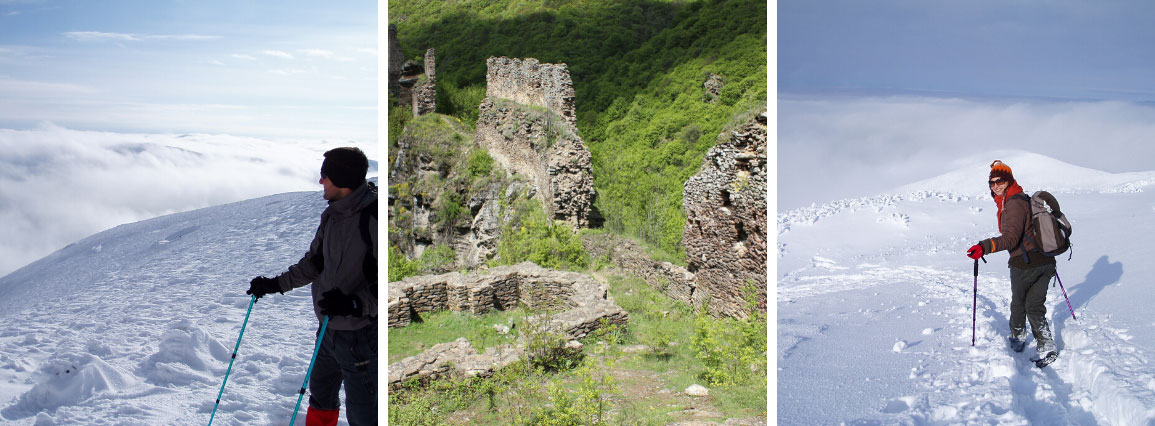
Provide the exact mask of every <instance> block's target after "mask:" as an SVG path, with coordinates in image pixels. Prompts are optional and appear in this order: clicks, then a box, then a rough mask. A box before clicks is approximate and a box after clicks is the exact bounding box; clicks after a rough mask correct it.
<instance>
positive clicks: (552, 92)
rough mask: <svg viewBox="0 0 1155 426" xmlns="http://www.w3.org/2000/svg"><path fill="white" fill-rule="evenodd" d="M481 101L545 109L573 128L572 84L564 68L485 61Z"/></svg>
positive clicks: (515, 61) (526, 61)
mask: <svg viewBox="0 0 1155 426" xmlns="http://www.w3.org/2000/svg"><path fill="white" fill-rule="evenodd" d="M485 64H486V66H487V68H488V71H487V72H486V74H485V84H486V86H485V97H487V98H491V99H492V98H502V99H509V100H511V101H514V102H517V103H519V104H523V105H535V106H540V107H544V108H546V109H549V110H550V111H552V112H553V113H554V114H557V115H558V116H561V117H562V118H563V119H564V120H565V122H566V123H569V125H570V126H574V127H577V114H576V113H575V109H574V103H573V100H574V89H573V81H572V80H570V76H569V70H568V69H567V68H566V64H543V63H540V62H538V60H537V59H533V58H528V59H524V60H522V59H510V58H506V57H504V56H503V57H500V58H489V60H487V61H486V62H485Z"/></svg>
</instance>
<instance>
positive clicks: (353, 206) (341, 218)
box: [277, 183, 377, 330]
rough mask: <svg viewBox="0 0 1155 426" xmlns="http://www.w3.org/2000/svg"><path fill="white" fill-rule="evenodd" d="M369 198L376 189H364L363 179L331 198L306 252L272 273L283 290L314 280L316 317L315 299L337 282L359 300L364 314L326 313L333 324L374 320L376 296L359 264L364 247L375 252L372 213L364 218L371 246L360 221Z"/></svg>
mask: <svg viewBox="0 0 1155 426" xmlns="http://www.w3.org/2000/svg"><path fill="white" fill-rule="evenodd" d="M374 201H377V194H376V193H374V192H373V191H370V190H369V184H368V183H365V184H362V185H361V186H360V187H359V188H357V189H356V190H355V191H353V192H352V193H350V194H349V196H347V197H345V198H342V199H340V200H338V201H330V202H329V207H328V208H326V209H325V211H324V212H322V213H321V225H320V226H319V227H318V228H317V235H316V236H315V237H313V242H312V243H311V244H309V252H308V253H305V256H304V257H302V258H301V260H300V261H299V262H297V264H296V265H292V266H289V271H288V272H285V273H283V274H281V275H279V276H277V283H278V284H280V286H281V290H282V291H288V290H292V289H294V288H298V287H304V286H306V285H308V284H309V283H313V287H312V291H313V312H315V313H316V314H317V319H318V320H320V319H321V318H323V316H322V315H321V307H320V306H319V305H318V304H317V302H318V301H320V300H321V295H322V294H324V293H325V292H327V291H329V290H332V289H334V288H339V289H341V292H342V293H344V294H347V295H352V296H353V297H356V298H357V299H358V301H359V303H360V304H361V306H364V310H363V312H364V314H363V315H364V316H361V317H350V316H333V317H331V318H330V319H329V328H331V329H333V330H357V329H360V328H362V327H365V326H367V325H369V324H371V323H373V322H375V321H376V317H377V297H376V296H373V293H372V292H371V290H372V289H371V285H372V284H371V283H370V282H369V280H368V278H366V277H365V272H364V270H363V264H364V260H365V253H366V251H368V250H372V253H373V257H374V258H376V257H377V218H376V217H371V218H370V219H369V235H370V236H371V237H372V241H373V246H372V247H366V246H365V242H364V240H363V239H362V237H361V223H360V222H361V211H362V210H364V209H365V208H367V207H368V206H369V205H370V204H372V203H373V202H374Z"/></svg>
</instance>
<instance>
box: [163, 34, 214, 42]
mask: <svg viewBox="0 0 1155 426" xmlns="http://www.w3.org/2000/svg"><path fill="white" fill-rule="evenodd" d="M145 38H148V39H152V40H178V41H206V40H219V39H221V36H212V35H200V34H172V35H150V36H145Z"/></svg>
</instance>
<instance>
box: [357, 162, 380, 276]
mask: <svg viewBox="0 0 1155 426" xmlns="http://www.w3.org/2000/svg"><path fill="white" fill-rule="evenodd" d="M368 184H369V185H370V190H372V191H373V192H374V193H376V192H377V188H376V186H373V182H369V183H368ZM376 218H377V200H373V202H372V203H369V205H368V206H365V208H364V209H361V217H360V228H361V241H363V242H364V243H365V247H366V250H365V260H364V261H363V262H362V264H361V269H362V272H363V273H364V274H365V279H367V280H368V281H369V284H370V287H369V288H370V290H371V292H372V294H373V296H374V297H376V296H377V257H376V256H374V255H373V236H372V235H370V233H369V226H370V225H369V222H370V219H376Z"/></svg>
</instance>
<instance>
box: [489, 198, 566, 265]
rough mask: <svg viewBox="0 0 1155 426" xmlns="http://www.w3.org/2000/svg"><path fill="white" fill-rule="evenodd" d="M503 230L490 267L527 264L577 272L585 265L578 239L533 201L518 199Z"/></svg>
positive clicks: (564, 224)
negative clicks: (531, 263)
mask: <svg viewBox="0 0 1155 426" xmlns="http://www.w3.org/2000/svg"><path fill="white" fill-rule="evenodd" d="M514 209H515V212H514V217H513V219H512V220H510V221H509V223H508V224H507V225H506V226H505V227H504V229H503V232H502V236H501V240H500V242H498V244H497V258H496V259H495V261H493V262H492V263H493V264H494V265H513V264H517V263H521V262H524V261H527V260H528V261H530V262H533V263H535V264H537V265H538V266H541V267H543V268H549V269H567V270H579V269H583V270H584V269H585V268H586V267H587V266H588V265H589V255H588V254H586V251H585V247H583V246H582V243H581V237H580V236H578V235H577V234H576V233H575V232H574V230H573V228H571V227H570V226H569V225H568V224H566V223H563V222H554V221H553V220H551V219H549V218H548V217H547V215H546V213H545V212H544V211H543V210H542V208H541V203H539V202H538V201H537V200H534V199H528V200H520V201H518V202H517V203H516V205H515V206H514Z"/></svg>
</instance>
